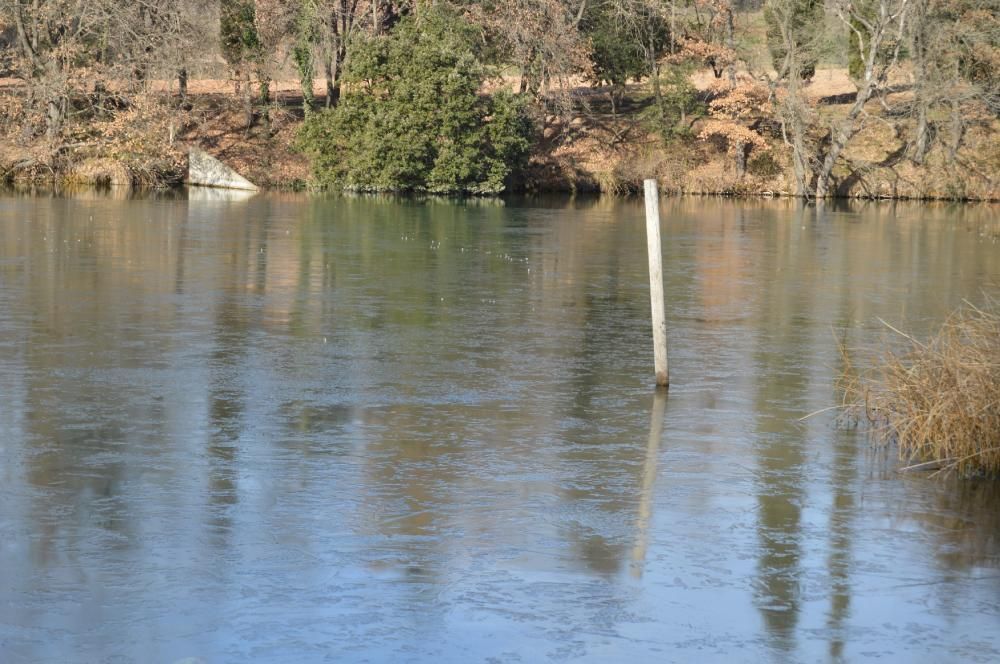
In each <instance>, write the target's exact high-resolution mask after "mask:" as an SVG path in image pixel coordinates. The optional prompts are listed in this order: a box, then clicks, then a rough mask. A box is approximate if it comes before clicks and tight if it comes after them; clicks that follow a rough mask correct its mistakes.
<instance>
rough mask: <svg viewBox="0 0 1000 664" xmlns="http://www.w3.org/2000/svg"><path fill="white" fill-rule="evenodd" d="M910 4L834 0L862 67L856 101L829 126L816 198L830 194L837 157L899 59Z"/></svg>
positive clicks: (904, 1)
mask: <svg viewBox="0 0 1000 664" xmlns="http://www.w3.org/2000/svg"><path fill="white" fill-rule="evenodd" d="M911 7H912V5H911V0H872V1H871V2H870V3H861V4H855V3H854V2H852V1H851V0H835V1H834V3H833V12H834V15H836V17H837V18H838V19H840V21H841V22H842V23H843V24H844V25H845V26H847V28H848V30H850V31H852V33H853V34H854V36H855V38H856V42H855V43H856V45H857V48H858V56H859V57H860V59H861V63H862V65H863V68H862V70H861V74H860V77H859V80H858V81H857V85H858V94H857V97H856V98H855V100H854V103H853V104H851V107H850V109H848V111H847V115H846V116H844V117H843V118H842V119H841V120H840V121H838V122H835V123H834V125H833V126H832V127H831V129H830V146H829V149H828V150H827V152H826V155H825V156H824V157H823V159H822V163H821V165H820V167H819V171H818V172H817V174H816V197H817V198H825V197H827V196H829V195H830V176H831V175H832V173H833V167H834V166H835V165H836V163H837V159H838V158H839V157H840V154H841V153H842V152H843V150H844V148H845V147H846V146H847V144H848V143H849V142H850V140H851V139H852V138H853V137H854V136H855V135H856V134H857V133H858V131H859V130H860V126H861V125H860V124H859V119H863V114H864V109H865V104H867V103H868V101H869V100H870V99H871V98H872V96H873V95H874V94H876V92H879V91H880V88H881V87H882V86H884V85H885V84H886V82H887V79H888V73H889V70H890V69H892V68H893V67H894V66H895V65H896V62H897V61H898V59H899V50H900V47H901V46H902V45H903V39H904V36H905V35H904V30H905V28H906V18H907V14H908V12H909V10H910V9H911ZM852 41H854V40H852Z"/></svg>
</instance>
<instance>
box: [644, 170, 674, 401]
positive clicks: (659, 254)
mask: <svg viewBox="0 0 1000 664" xmlns="http://www.w3.org/2000/svg"><path fill="white" fill-rule="evenodd" d="M643 186H644V189H645V191H646V250H647V251H648V252H649V299H650V303H651V304H652V309H653V368H654V370H655V371H656V385H657V386H658V387H667V386H668V385H670V372H669V371H668V369H667V318H666V313H665V312H664V304H663V249H662V248H661V246H660V193H659V191H657V188H656V180H654V179H648V180H646V181H645V182H643Z"/></svg>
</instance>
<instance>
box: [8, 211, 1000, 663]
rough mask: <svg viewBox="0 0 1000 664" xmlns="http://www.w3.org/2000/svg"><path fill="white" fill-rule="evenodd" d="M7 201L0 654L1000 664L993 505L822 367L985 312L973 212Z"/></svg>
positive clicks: (987, 264) (82, 658)
mask: <svg viewBox="0 0 1000 664" xmlns="http://www.w3.org/2000/svg"><path fill="white" fill-rule="evenodd" d="M663 212H664V220H663V224H662V232H663V237H664V242H665V247H664V256H665V281H666V289H667V294H668V305H667V317H668V326H669V334H670V344H671V348H670V361H671V378H672V385H671V388H670V392H669V396H668V397H665V396H663V395H662V394H660V395H657V393H656V392H655V391H654V390H653V389H652V349H651V341H650V336H651V334H650V323H649V299H648V297H649V295H648V288H649V286H648V278H647V274H646V258H645V234H644V226H643V219H642V208H641V204H640V203H639V202H636V201H614V200H609V199H603V200H599V201H575V202H574V201H566V200H563V199H560V200H547V199H535V200H510V201H507V202H506V203H504V204H500V203H496V202H490V201H472V202H468V203H464V204H461V203H459V204H456V203H448V202H437V201H429V202H417V201H393V200H388V199H350V198H348V199H344V198H322V197H318V198H310V197H306V196H297V195H296V196H282V195H259V196H256V197H253V198H249V199H243V200H238V199H228V198H226V197H221V196H215V195H210V194H208V193H206V192H200V191H196V192H192V194H191V195H190V196H188V195H186V194H184V195H172V196H165V197H152V198H148V197H147V198H136V199H131V198H128V197H125V196H109V195H101V194H87V195H77V196H45V195H37V196H25V195H15V194H10V193H8V194H6V195H2V196H0V570H2V571H0V660H2V661H3V662H105V661H109V662H131V661H136V662H167V663H170V662H175V661H177V660H179V659H182V658H185V657H196V658H200V659H201V660H203V661H205V662H242V661H255V662H284V661H297V662H313V661H317V662H318V661H335V662H347V661H373V662H518V661H521V662H539V661H591V662H610V661H633V662H663V661H699V662H711V661H720V662H723V661H726V662H728V661H774V662H786V661H840V660H845V661H866V660H869V659H871V660H874V659H878V660H880V661H904V662H942V661H984V662H985V661H997V660H998V659H1000V538H998V534H1000V491H998V489H997V487H996V486H995V485H994V484H990V483H985V482H965V483H962V482H956V481H940V480H931V479H928V478H927V477H926V476H925V475H920V474H906V475H900V474H899V473H897V472H896V466H895V464H894V462H893V460H892V459H891V458H890V457H886V456H884V455H882V454H880V453H877V452H873V451H872V450H871V448H870V446H869V443H868V441H867V440H866V438H865V436H864V435H863V434H861V433H858V432H855V431H851V430H844V429H841V428H837V427H836V426H834V419H835V414H834V413H832V412H830V413H823V414H820V415H817V416H815V417H813V418H810V419H808V420H806V421H804V422H800V421H799V418H801V417H802V416H803V415H806V414H808V413H810V412H812V411H815V410H818V409H821V408H824V407H826V406H829V405H831V404H834V403H837V401H838V399H839V397H838V395H837V393H836V391H835V388H834V379H835V377H836V375H837V373H838V372H839V371H840V369H841V368H842V360H841V357H840V355H839V353H838V350H837V345H838V339H839V340H842V341H846V342H847V344H848V345H849V346H850V347H852V348H855V349H857V350H858V351H859V352H861V353H864V352H867V351H871V350H872V349H874V348H876V347H877V345H878V344H879V343H881V342H883V341H894V340H893V339H892V334H891V333H890V332H889V331H888V330H887V329H886V328H884V327H883V326H882V325H881V324H880V323H879V322H878V318H879V317H881V318H883V319H885V320H886V321H889V322H891V323H893V324H894V325H896V326H897V327H900V328H904V329H907V330H910V331H912V332H914V333H915V334H917V335H921V336H923V335H926V334H927V333H929V332H930V331H931V330H932V329H933V328H934V326H935V325H937V324H938V323H939V322H940V321H941V320H942V319H943V317H944V316H945V315H946V314H947V312H949V311H950V310H951V309H952V308H954V307H956V306H958V305H959V304H960V303H961V301H962V299H963V298H968V299H970V300H972V301H974V302H981V301H982V297H983V294H984V293H993V294H996V293H997V292H998V291H997V287H998V284H1000V224H998V222H997V214H996V213H997V209H996V208H995V207H994V208H990V207H956V206H919V205H890V204H886V205H869V206H860V207H853V208H844V207H837V206H830V207H828V208H826V209H824V210H819V211H817V210H816V209H815V208H803V207H801V206H798V205H797V204H795V203H793V202H764V201H761V202H753V201H752V202H735V203H734V202H727V201H721V200H716V199H697V198H689V199H683V200H666V201H664V203H663Z"/></svg>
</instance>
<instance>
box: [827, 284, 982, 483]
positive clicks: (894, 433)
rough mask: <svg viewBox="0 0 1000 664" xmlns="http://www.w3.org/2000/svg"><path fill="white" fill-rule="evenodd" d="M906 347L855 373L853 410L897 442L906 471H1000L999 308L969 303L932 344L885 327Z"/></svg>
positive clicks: (846, 378)
mask: <svg viewBox="0 0 1000 664" xmlns="http://www.w3.org/2000/svg"><path fill="white" fill-rule="evenodd" d="M886 326H887V327H889V328H890V329H891V330H892V331H893V332H894V333H896V334H898V335H900V336H901V337H902V338H903V339H904V340H905V344H906V348H905V349H904V350H901V351H887V352H886V353H884V354H883V356H882V357H881V359H880V360H879V361H877V362H876V363H875V365H874V366H873V367H871V368H868V369H865V370H863V371H855V370H854V367H853V366H852V365H851V363H850V360H849V358H848V356H847V354H846V353H845V354H844V357H845V360H846V361H847V370H845V372H844V373H843V376H842V380H841V388H842V389H843V393H844V401H845V403H844V405H845V406H846V407H847V409H848V412H849V413H853V415H854V416H855V417H856V418H857V419H858V421H860V422H862V423H867V424H868V425H869V427H870V429H871V431H872V432H873V433H874V434H875V436H876V438H877V439H878V440H879V441H880V442H881V443H885V444H895V445H897V447H898V449H899V455H900V458H901V459H902V460H903V461H904V462H905V463H907V464H908V466H907V468H909V469H915V468H933V469H937V470H938V471H943V472H955V473H958V474H960V475H963V476H974V475H990V476H994V477H996V476H1000V309H998V307H997V305H996V303H994V302H990V303H988V304H987V305H986V306H985V307H984V308H978V307H975V306H973V305H971V304H968V303H967V304H966V305H965V306H964V307H962V308H961V309H959V310H958V311H956V312H955V313H953V314H952V315H951V316H950V317H949V318H948V320H947V321H946V322H945V323H944V325H943V326H942V327H941V329H940V331H939V332H938V333H937V335H936V336H934V337H933V338H932V339H930V340H929V341H927V342H926V343H924V342H921V341H919V340H917V339H915V338H913V337H911V336H910V335H907V334H905V333H904V332H901V331H899V330H897V329H896V328H893V327H892V326H890V325H888V324H886Z"/></svg>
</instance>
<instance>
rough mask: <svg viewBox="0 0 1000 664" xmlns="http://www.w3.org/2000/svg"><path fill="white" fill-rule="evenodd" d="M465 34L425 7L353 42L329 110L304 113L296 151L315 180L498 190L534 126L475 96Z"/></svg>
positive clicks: (477, 88)
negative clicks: (335, 99) (305, 159)
mask: <svg viewBox="0 0 1000 664" xmlns="http://www.w3.org/2000/svg"><path fill="white" fill-rule="evenodd" d="M475 44H476V42H475V32H474V31H473V29H472V27H471V26H470V25H469V24H468V23H467V22H465V21H464V20H463V19H462V18H461V17H459V16H457V15H456V14H454V13H452V12H450V11H447V10H445V9H441V8H434V7H431V8H427V9H426V10H424V11H422V12H421V13H420V15H419V16H408V17H406V18H404V19H403V20H402V21H401V23H400V24H399V25H398V26H397V27H396V29H395V30H393V31H392V33H390V34H389V35H383V36H378V37H370V38H367V39H365V40H364V43H362V44H358V45H355V47H354V49H355V50H354V55H353V58H352V60H351V62H350V64H349V66H348V68H347V70H346V72H345V76H344V84H345V85H344V92H343V95H342V97H341V100H340V103H339V104H338V105H337V107H336V108H332V109H329V110H325V111H322V112H320V113H316V114H313V115H312V116H311V117H310V118H308V119H307V121H306V123H305V125H304V127H303V129H302V132H301V135H300V138H299V145H300V148H301V149H302V150H303V151H304V152H306V153H308V154H309V156H310V157H311V159H312V163H313V166H314V170H315V177H316V180H317V181H318V182H319V183H321V184H324V185H334V186H339V187H343V188H346V189H350V190H356V191H405V192H431V193H439V194H455V193H472V194H495V193H499V192H502V191H503V190H504V189H505V187H506V185H507V183H508V181H509V178H510V177H511V176H512V175H515V174H516V173H518V172H519V170H520V169H521V168H522V167H523V165H524V163H525V160H526V158H527V156H528V153H529V150H530V148H531V144H532V140H533V134H534V130H533V127H532V124H531V122H530V120H529V117H528V114H527V109H526V107H525V105H524V103H523V100H522V99H521V98H518V97H516V96H514V95H513V94H511V93H509V92H506V91H499V92H496V93H494V94H492V95H485V94H481V90H482V87H483V83H484V81H485V80H486V76H487V67H486V66H485V65H484V64H483V62H482V60H481V59H480V56H479V53H477V50H476V47H475Z"/></svg>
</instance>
